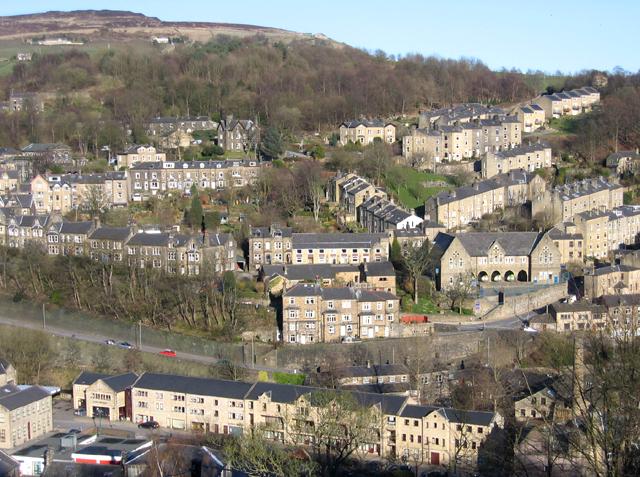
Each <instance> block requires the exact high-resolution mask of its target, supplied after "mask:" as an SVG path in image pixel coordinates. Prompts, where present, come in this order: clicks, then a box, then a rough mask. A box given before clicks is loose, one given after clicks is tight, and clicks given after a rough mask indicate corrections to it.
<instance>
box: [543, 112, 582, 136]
mask: <svg viewBox="0 0 640 477" xmlns="http://www.w3.org/2000/svg"><path fill="white" fill-rule="evenodd" d="M579 118H580V116H562V117H559V118H554V119H552V120H551V121H549V127H551V128H553V129H555V130H556V131H558V132H559V133H560V134H576V133H577V132H578V131H577V130H578V121H579Z"/></svg>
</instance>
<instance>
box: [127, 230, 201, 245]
mask: <svg viewBox="0 0 640 477" xmlns="http://www.w3.org/2000/svg"><path fill="white" fill-rule="evenodd" d="M188 240H189V236H188V235H180V234H171V233H168V232H160V233H149V232H139V233H137V234H135V235H134V236H133V237H131V238H130V239H129V241H128V242H127V245H130V246H146V247H163V246H166V245H168V244H169V243H174V244H175V245H178V246H180V245H184V244H185V243H186V242H187V241H188Z"/></svg>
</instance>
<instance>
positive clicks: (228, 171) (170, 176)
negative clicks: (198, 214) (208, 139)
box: [129, 159, 264, 200]
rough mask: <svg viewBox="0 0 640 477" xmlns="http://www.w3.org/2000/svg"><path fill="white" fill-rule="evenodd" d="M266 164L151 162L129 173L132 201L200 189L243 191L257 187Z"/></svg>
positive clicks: (246, 162)
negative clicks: (259, 174) (245, 188)
mask: <svg viewBox="0 0 640 477" xmlns="http://www.w3.org/2000/svg"><path fill="white" fill-rule="evenodd" d="M263 166H264V164H263V163H260V162H258V161H255V160H251V159H244V160H241V159H238V160H224V161H193V162H173V161H164V162H147V163H142V164H138V165H136V166H133V167H132V168H131V170H130V171H129V193H130V194H131V199H132V200H141V199H143V198H147V197H149V196H161V195H163V194H165V193H167V192H172V191H175V192H178V193H182V194H190V193H191V187H192V186H196V187H197V188H198V189H213V190H221V189H222V190H223V189H227V188H235V189H239V188H242V187H246V186H248V185H251V184H254V183H255V181H256V180H257V178H258V171H259V170H260V168H261V167H263Z"/></svg>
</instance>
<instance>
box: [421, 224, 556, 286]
mask: <svg viewBox="0 0 640 477" xmlns="http://www.w3.org/2000/svg"><path fill="white" fill-rule="evenodd" d="M433 254H434V259H435V260H436V262H437V264H438V265H437V268H438V270H437V271H436V284H437V286H438V288H439V289H446V288H448V287H450V286H452V285H453V284H454V283H455V281H456V280H459V279H470V278H474V279H476V280H478V281H479V282H485V281H492V282H498V281H506V282H514V281H519V282H532V283H537V284H550V283H558V282H559V281H560V252H559V251H558V249H557V248H556V246H555V245H554V243H553V240H551V238H549V236H548V235H547V234H542V233H539V232H467V233H460V234H446V233H440V234H438V235H437V236H436V239H435V243H434V250H433Z"/></svg>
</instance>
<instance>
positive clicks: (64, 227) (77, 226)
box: [59, 220, 94, 235]
mask: <svg viewBox="0 0 640 477" xmlns="http://www.w3.org/2000/svg"><path fill="white" fill-rule="evenodd" d="M93 225H94V223H93V222H92V221H90V220H89V221H85V222H67V221H64V222H62V223H61V224H60V230H59V233H61V234H76V235H87V234H88V233H89V232H90V231H91V229H92V228H93Z"/></svg>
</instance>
